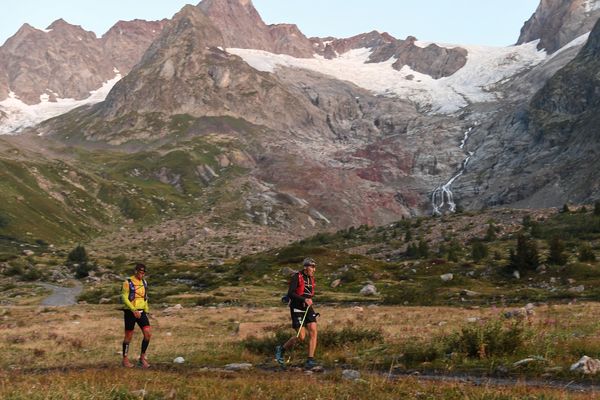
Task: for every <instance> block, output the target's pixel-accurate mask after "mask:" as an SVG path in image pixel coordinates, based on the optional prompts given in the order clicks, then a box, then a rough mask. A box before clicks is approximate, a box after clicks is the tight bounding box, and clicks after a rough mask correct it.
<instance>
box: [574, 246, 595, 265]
mask: <svg viewBox="0 0 600 400" xmlns="http://www.w3.org/2000/svg"><path fill="white" fill-rule="evenodd" d="M578 257H579V261H582V262H586V261H596V255H595V254H594V250H592V247H591V246H590V245H589V244H587V243H584V244H582V245H581V246H579V256H578Z"/></svg>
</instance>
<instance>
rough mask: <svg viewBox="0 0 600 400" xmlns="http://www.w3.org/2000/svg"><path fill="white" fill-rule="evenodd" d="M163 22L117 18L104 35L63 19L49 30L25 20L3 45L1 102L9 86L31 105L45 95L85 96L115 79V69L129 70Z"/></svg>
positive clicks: (1, 54) (0, 70)
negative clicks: (122, 20)
mask: <svg viewBox="0 0 600 400" xmlns="http://www.w3.org/2000/svg"><path fill="white" fill-rule="evenodd" d="M163 23H164V22H146V21H139V20H137V21H132V22H119V23H118V24H117V25H115V26H114V27H113V28H112V29H111V30H110V31H109V32H107V34H106V35H105V36H104V37H103V38H102V39H98V38H96V35H95V34H94V33H93V32H88V31H85V30H84V29H82V28H81V27H80V26H75V25H71V24H68V23H67V22H65V21H64V20H62V19H59V20H57V21H55V22H53V23H52V24H51V25H50V26H49V27H48V28H47V32H44V31H41V30H38V29H35V28H33V27H31V26H30V25H28V24H25V25H23V26H22V27H21V28H20V29H19V31H18V32H17V33H16V34H15V35H14V36H12V37H11V38H10V39H8V40H7V41H6V43H5V44H4V45H3V46H2V47H0V100H3V99H5V98H6V97H7V96H8V92H9V90H12V91H13V92H14V93H15V94H16V95H17V96H18V97H19V98H20V99H21V100H22V101H23V102H25V103H27V104H36V103H39V102H40V95H42V94H45V95H47V96H48V99H49V100H50V101H53V100H55V99H56V98H57V97H59V98H74V99H77V100H81V99H84V98H86V97H88V96H89V95H90V91H91V90H94V89H98V88H99V87H100V86H102V83H103V82H105V81H107V80H109V79H112V78H114V76H115V67H116V68H118V69H119V71H120V72H121V73H122V74H126V73H127V72H129V70H130V69H131V67H132V66H133V65H134V64H135V63H136V62H137V61H138V60H139V57H141V54H142V53H143V52H144V51H145V50H146V48H147V47H148V45H149V44H150V43H151V42H152V41H153V40H154V38H156V36H157V35H158V33H160V31H161V29H162V24H163Z"/></svg>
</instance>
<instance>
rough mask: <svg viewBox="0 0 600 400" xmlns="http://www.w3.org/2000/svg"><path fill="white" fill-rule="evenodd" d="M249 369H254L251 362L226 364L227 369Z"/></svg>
mask: <svg viewBox="0 0 600 400" xmlns="http://www.w3.org/2000/svg"><path fill="white" fill-rule="evenodd" d="M249 369H252V364H250V363H233V364H227V365H226V366H225V370H226V371H248V370H249Z"/></svg>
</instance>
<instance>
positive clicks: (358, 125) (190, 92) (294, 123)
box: [40, 6, 464, 231]
mask: <svg viewBox="0 0 600 400" xmlns="http://www.w3.org/2000/svg"><path fill="white" fill-rule="evenodd" d="M369 40H370V39H369ZM223 45H224V39H223V37H222V35H221V32H220V31H219V30H218V29H217V28H216V27H215V26H214V25H213V24H212V22H211V21H210V19H209V18H208V17H207V16H206V15H205V14H204V13H203V12H202V11H201V9H200V8H199V7H193V6H186V7H185V8H184V9H183V10H182V11H181V12H180V13H178V14H177V15H176V16H175V17H174V19H173V20H172V21H170V22H169V23H168V24H167V26H166V27H165V28H164V30H163V32H162V34H161V36H160V37H159V38H158V39H157V40H156V41H155V42H154V43H153V44H152V45H151V47H150V48H149V49H148V51H147V52H146V54H145V55H144V57H143V58H142V60H141V61H140V63H138V64H137V65H136V67H134V69H133V70H132V71H131V73H130V74H129V75H128V76H126V77H125V78H123V79H122V80H121V81H120V82H119V83H117V84H116V85H115V87H114V88H113V90H112V91H111V93H110V94H109V96H108V97H107V99H106V101H105V102H103V103H100V104H97V105H95V106H93V107H91V108H80V109H78V110H74V111H72V112H71V113H69V114H66V115H64V116H61V117H59V118H56V119H54V120H50V121H47V122H46V123H44V124H43V125H42V126H41V128H40V130H41V131H42V132H44V133H51V134H52V133H53V134H59V135H60V134H62V135H65V134H68V136H73V135H78V134H80V133H81V134H82V135H83V136H84V137H85V138H86V139H88V140H91V141H101V142H108V143H111V144H115V145H118V144H126V143H128V142H132V141H142V142H146V143H153V142H156V141H157V140H162V141H172V140H176V139H175V138H176V136H180V137H182V136H183V137H186V136H187V137H189V136H192V137H193V136H202V135H208V134H212V133H220V134H226V135H227V136H230V137H235V138H236V140H239V141H240V142H241V143H244V146H245V151H248V152H249V157H248V158H249V159H251V160H255V161H254V162H252V163H249V164H246V166H247V169H248V171H249V172H248V173H247V175H245V176H244V177H243V178H240V181H243V182H245V183H244V184H242V183H238V185H239V186H245V187H247V188H248V189H247V191H246V193H245V195H244V198H243V203H242V206H243V211H244V212H245V214H246V216H247V217H248V218H250V219H251V220H252V221H253V222H255V223H257V224H260V225H263V226H273V225H278V226H284V227H288V228H289V229H292V228H293V227H300V228H299V229H300V230H301V231H302V230H303V229H306V230H309V229H312V228H314V229H320V228H323V227H330V228H337V227H340V228H341V227H347V226H350V225H358V224H363V223H367V224H382V223H387V222H390V221H394V220H397V219H398V218H399V217H401V216H403V215H409V214H420V213H422V212H425V211H426V210H427V209H428V196H427V195H426V193H427V192H428V191H429V190H431V188H432V187H435V186H436V185H437V184H438V183H439V180H440V179H442V178H441V174H447V175H450V174H452V172H453V171H454V170H455V169H456V167H457V166H458V165H459V164H460V161H461V159H462V151H461V150H459V149H458V148H457V147H456V146H455V145H454V142H455V141H456V137H458V136H459V135H460V134H461V132H462V131H463V129H464V127H463V126H462V125H463V123H462V122H461V121H458V120H456V119H455V118H452V117H431V118H429V117H427V118H425V117H420V116H419V114H418V113H417V111H416V109H415V107H414V106H413V105H411V104H409V103H407V102H404V101H400V100H398V99H393V98H386V97H378V96H375V95H373V94H371V93H370V92H368V91H366V90H363V89H360V88H358V87H356V86H354V85H352V84H349V83H347V82H342V81H339V80H335V79H332V78H330V77H326V76H325V75H321V74H318V73H314V72H308V71H302V70H297V69H286V68H282V69H280V70H278V71H277V73H276V74H270V73H265V72H258V71H256V70H254V69H252V68H251V67H249V66H248V65H247V64H246V63H245V62H243V61H242V60H241V59H240V58H238V57H237V56H234V55H232V54H229V53H227V52H225V51H223V50H222V49H221V48H220V47H219V46H223ZM208 117H212V118H213V121H217V122H216V123H214V124H212V125H210V124H208V123H207V122H206V121H207V118H208ZM232 117H233V118H235V120H233V119H232ZM227 118H229V120H227ZM177 121H189V124H183V125H179V123H178V122H177ZM232 121H233V122H234V123H235V124H237V125H238V127H236V128H235V129H232V127H231V125H232ZM250 125H251V126H250ZM228 160H231V161H232V162H233V163H234V164H237V165H240V164H239V162H237V161H233V160H234V158H233V157H228ZM219 164H220V165H225V166H226V167H227V166H228V165H229V164H228V162H227V161H225V160H223V158H222V157H220V158H219ZM196 175H197V176H198V179H199V180H201V181H202V182H203V183H204V184H206V185H210V184H212V182H213V181H215V180H218V179H219V178H218V177H217V175H220V174H219V173H218V171H215V173H210V171H208V170H207V169H206V168H205V167H202V168H200V169H196ZM153 177H154V179H158V180H159V181H161V182H163V183H167V184H169V185H171V186H173V187H174V188H175V189H176V190H177V191H180V192H182V193H183V192H185V182H183V179H184V178H183V177H182V176H178V174H177V173H175V172H174V171H173V170H170V169H168V170H167V169H164V170H161V169H159V170H157V171H156V172H155V174H154V175H153Z"/></svg>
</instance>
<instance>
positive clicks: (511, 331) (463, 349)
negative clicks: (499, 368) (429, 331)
mask: <svg viewBox="0 0 600 400" xmlns="http://www.w3.org/2000/svg"><path fill="white" fill-rule="evenodd" d="M528 336H529V333H528V332H527V331H526V330H525V328H524V326H523V323H522V322H520V321H517V322H511V323H510V324H508V325H504V324H503V322H502V321H501V320H499V319H496V320H492V321H489V322H487V323H485V324H484V325H478V324H476V325H470V326H467V327H464V328H463V329H462V330H461V331H460V332H459V333H456V334H454V335H451V336H450V337H449V338H448V339H446V343H445V344H446V349H445V350H446V353H452V352H458V353H462V354H465V355H466V356H467V357H470V358H488V357H497V356H504V355H510V354H514V353H516V352H517V351H518V350H520V349H522V348H524V347H525V344H526V340H527V338H528Z"/></svg>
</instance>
